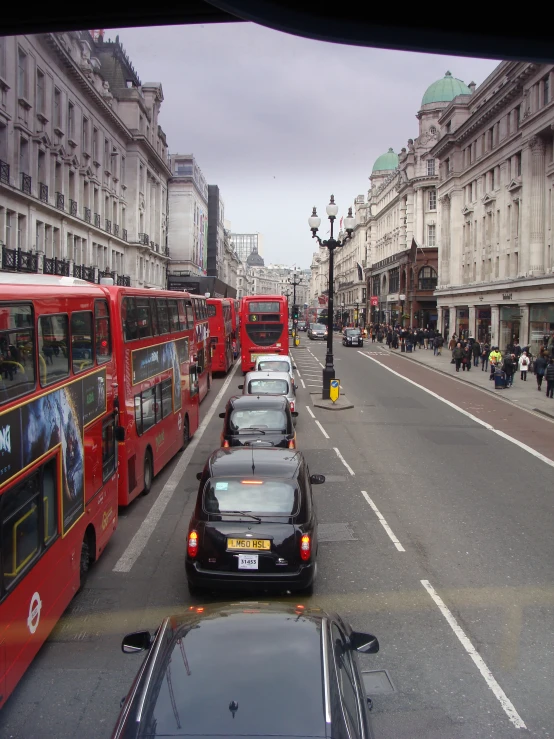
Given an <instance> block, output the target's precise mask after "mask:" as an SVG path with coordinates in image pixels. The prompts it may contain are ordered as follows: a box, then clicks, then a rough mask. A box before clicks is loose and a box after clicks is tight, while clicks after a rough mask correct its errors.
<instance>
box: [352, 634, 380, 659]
mask: <svg viewBox="0 0 554 739" xmlns="http://www.w3.org/2000/svg"><path fill="white" fill-rule="evenodd" d="M350 647H351V649H354V650H355V651H356V652H361V653H362V654H375V653H376V652H378V651H379V641H378V640H377V637H376V636H373V634H365V633H364V632H363V631H353V632H352V633H351V634H350Z"/></svg>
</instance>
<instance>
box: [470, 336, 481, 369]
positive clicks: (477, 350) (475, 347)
mask: <svg viewBox="0 0 554 739" xmlns="http://www.w3.org/2000/svg"><path fill="white" fill-rule="evenodd" d="M471 351H472V354H473V366H474V367H479V357H480V356H481V344H479V342H478V341H474V342H473V344H472V346H471Z"/></svg>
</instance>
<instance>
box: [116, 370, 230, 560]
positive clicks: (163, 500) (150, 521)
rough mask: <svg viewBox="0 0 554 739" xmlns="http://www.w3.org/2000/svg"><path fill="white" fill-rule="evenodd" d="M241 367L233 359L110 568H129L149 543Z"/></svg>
mask: <svg viewBox="0 0 554 739" xmlns="http://www.w3.org/2000/svg"><path fill="white" fill-rule="evenodd" d="M239 367H240V358H239V359H238V360H237V361H236V363H235V367H234V369H233V371H232V372H231V374H230V375H229V377H228V378H227V379H226V380H225V382H224V383H223V385H222V386H221V389H220V391H219V392H218V394H217V395H216V396H215V398H214V402H213V403H212V406H211V408H210V410H209V411H208V412H207V413H206V415H205V417H204V419H203V421H202V423H201V424H200V426H199V427H198V429H197V431H196V433H195V434H194V437H193V439H192V441H191V442H190V444H189V445H188V447H187V448H186V449H185V451H184V452H183V453H182V455H181V459H180V460H179V461H178V462H177V464H176V465H175V469H174V470H173V472H172V473H171V476H170V478H169V480H168V481H167V482H166V484H165V485H164V486H163V489H162V491H161V493H160V494H159V496H158V499H157V500H156V502H155V503H154V505H153V506H152V508H151V509H150V511H149V512H148V515H147V516H146V518H145V519H144V521H143V522H142V523H141V525H140V526H139V528H138V531H137V532H136V534H135V535H134V536H133V538H132V539H131V541H130V542H129V544H128V545H127V548H126V549H125V551H124V552H123V554H122V555H121V557H120V558H119V559H118V560H117V562H116V564H115V567H114V568H113V572H130V571H131V568H132V567H133V565H134V564H135V562H136V561H137V559H138V558H139V557H140V555H141V554H142V552H143V551H144V548H145V547H146V545H147V544H148V540H149V539H150V537H151V536H152V533H153V532H154V529H155V528H156V526H157V525H158V522H159V520H160V518H161V517H162V515H163V512H164V511H165V509H166V508H167V504H168V503H169V501H170V500H171V498H172V497H173V493H174V492H175V490H176V489H177V486H178V484H179V483H180V481H181V478H182V477H183V475H184V474H185V470H186V469H187V466H188V464H189V462H190V460H191V459H192V455H193V454H194V451H195V449H196V447H197V446H198V444H199V443H200V440H201V438H202V436H203V435H204V432H205V431H206V429H207V427H208V424H209V422H210V421H211V420H212V417H213V415H214V413H215V412H216V410H217V406H218V405H219V402H220V400H221V398H223V396H224V395H225V393H226V392H227V390H228V388H229V385H230V384H231V381H232V379H233V377H234V376H235V372H236V371H237V369H238V368H239Z"/></svg>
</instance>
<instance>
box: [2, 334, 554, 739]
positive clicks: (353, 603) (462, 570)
mask: <svg viewBox="0 0 554 739" xmlns="http://www.w3.org/2000/svg"><path fill="white" fill-rule="evenodd" d="M302 343H303V345H304V346H302V347H300V348H298V349H295V350H293V354H294V355H295V358H296V361H297V364H298V368H299V372H300V378H301V381H302V384H301V387H300V390H299V393H298V405H297V407H298V410H299V412H300V416H299V419H298V425H297V434H298V441H299V447H300V448H301V449H302V450H303V451H304V453H305V454H306V456H307V458H308V462H309V465H310V470H311V472H313V473H316V472H320V473H323V474H325V475H326V476H327V482H326V484H325V485H321V486H317V487H316V488H314V491H315V494H316V496H317V501H318V513H319V520H320V524H321V528H320V533H321V536H322V539H325V541H322V543H321V547H320V555H319V556H320V559H319V578H318V583H317V585H316V591H315V595H314V596H313V598H312V600H313V602H314V603H315V604H318V605H321V606H322V607H324V608H327V609H334V610H337V611H339V612H341V613H342V614H344V615H345V616H347V617H348V618H349V619H350V621H351V622H352V623H353V625H354V626H355V627H358V628H360V629H364V630H368V631H372V632H373V633H375V634H376V635H377V636H378V637H379V640H380V643H381V651H380V652H379V654H377V655H372V656H368V657H364V659H363V662H364V667H366V668H368V669H382V668H385V669H387V670H388V671H389V674H390V677H391V679H392V681H393V683H394V686H395V688H396V692H395V693H393V694H391V695H386V696H377V697H376V698H375V700H374V725H375V730H376V734H377V736H378V737H380V738H382V739H393V738H394V739H408V738H409V739H413V738H414V737H418V738H419V737H422V738H425V739H439V738H440V739H470V738H471V739H482V738H484V737H494V738H495V739H511V738H512V737H520V736H522V735H527V734H529V735H531V736H534V737H549V736H550V735H551V734H552V732H553V731H554V695H553V693H554V689H553V686H554V657H553V655H554V631H553V629H552V624H553V615H554V591H553V588H552V581H553V577H554V575H553V572H554V570H553V564H554V541H553V531H554V525H553V524H554V516H553V513H552V500H551V496H552V479H553V474H554V471H553V469H552V467H551V466H549V465H548V464H547V463H546V462H545V461H544V460H543V459H542V458H541V457H540V456H539V457H537V456H534V455H533V454H532V453H531V452H530V451H528V450H527V449H525V448H522V446H520V445H517V444H516V443H513V442H511V441H510V440H509V439H506V438H504V437H503V436H501V435H498V434H497V433H495V432H494V431H493V430H492V429H491V428H490V427H491V426H493V427H494V428H496V425H497V424H496V420H501V419H503V418H504V417H505V416H506V412H505V410H504V406H505V405H506V404H502V402H501V401H500V400H496V399H495V398H493V397H488V395H487V394H485V393H483V392H480V391H479V390H477V389H475V390H471V389H465V390H464V396H463V398H462V397H461V396H460V407H462V406H463V407H462V410H464V411H465V413H462V412H460V411H458V410H457V409H456V408H455V407H453V405H457V400H458V396H459V392H460V391H459V390H457V389H456V385H457V383H455V381H450V380H449V379H448V378H444V379H443V382H442V383H439V382H438V381H437V380H436V378H435V375H436V373H433V372H432V371H430V370H426V369H425V368H421V367H419V366H417V367H414V363H412V362H409V361H404V360H402V359H400V358H397V357H390V356H389V355H388V354H387V353H386V352H385V351H384V350H383V349H382V348H380V347H373V346H369V347H368V346H367V345H366V347H364V349H363V353H360V352H358V351H357V349H355V348H351V349H347V348H343V347H342V346H340V343H336V348H335V358H336V373H337V376H338V377H340V379H341V385H342V387H343V390H344V392H345V393H346V395H347V396H348V398H349V399H350V400H351V401H352V402H353V403H354V404H355V407H354V408H353V409H351V410H347V411H341V412H335V411H326V410H322V409H319V408H314V407H312V404H311V399H310V391H313V392H314V393H315V392H318V390H319V388H320V384H321V366H320V363H322V362H323V361H324V355H325V346H324V344H323V343H319V342H318V343H316V342H309V341H307V340H306V339H305V338H304V337H302ZM364 355H369V356H364ZM375 360H376V361H375ZM391 370H393V371H391ZM416 373H418V374H417V376H416ZM422 373H423V374H422ZM405 377H407V378H409V379H411V380H412V382H407V381H406V379H404V378H405ZM239 383H240V372H238V373H237V374H235V375H234V377H233V378H232V379H231V382H230V386H229V387H228V389H227V390H226V391H225V393H224V394H223V396H222V397H221V399H220V401H219V403H218V404H217V407H214V401H215V399H216V394H217V392H218V390H219V388H221V386H222V385H223V381H222V380H218V381H216V382H214V385H213V388H212V391H211V393H210V396H209V397H208V398H206V399H205V400H204V402H203V403H202V416H203V417H206V415H207V414H208V413H209V412H210V410H211V409H213V410H214V411H215V413H214V414H213V417H212V418H211V420H210V421H209V423H208V424H207V426H206V430H205V433H204V434H203V436H202V438H201V439H200V440H199V442H198V444H197V445H196V446H195V448H194V449H193V451H192V455H190V454H189V456H191V459H190V462H189V463H188V465H187V466H186V468H185V470H184V474H183V476H182V478H181V479H180V480H179V481H178V484H177V486H176V488H175V491H174V493H173V494H170V492H168V491H171V489H172V487H173V484H172V483H173V482H174V481H175V479H176V476H177V474H178V472H179V470H180V468H181V467H184V461H186V460H180V458H179V457H177V458H176V459H175V461H174V462H173V463H172V465H170V466H169V467H168V468H167V469H166V470H164V472H163V473H162V474H160V475H159V476H158V478H157V479H156V481H155V484H154V487H153V490H152V492H151V494H150V495H149V496H148V497H141V498H139V499H138V500H136V501H135V502H134V503H133V505H131V506H130V507H129V509H127V510H124V511H121V512H120V524H119V529H118V532H117V534H116V535H115V536H114V538H113V539H112V542H111V543H110V545H109V547H108V549H107V550H106V552H105V553H104V555H103V557H102V558H101V559H100V561H99V562H98V563H97V565H96V566H95V567H94V569H93V571H92V572H91V575H90V577H89V580H88V582H87V586H86V588H85V589H84V591H83V592H82V593H81V594H79V595H78V596H77V597H76V598H75V599H74V601H73V603H72V604H71V606H70V607H69V609H68V610H67V612H66V614H65V616H64V617H63V619H62V620H61V621H60V623H59V624H58V626H57V628H56V630H55V632H54V634H53V635H52V638H51V639H50V640H49V642H48V643H47V644H46V645H45V647H44V648H43V649H42V650H41V653H40V654H39V656H38V657H37V659H36V660H35V662H34V663H33V665H32V666H31V668H30V669H29V670H28V672H27V674H26V676H25V677H24V679H23V680H22V682H21V683H20V685H19V686H18V688H17V690H16V691H15V693H14V694H13V695H12V697H11V699H10V700H9V701H8V704H7V705H6V707H5V708H4V710H3V712H2V714H1V715H0V736H1V737H17V739H31V738H34V737H37V736H40V737H48V738H49V737H56V739H65V738H66V737H67V738H73V737H78V738H79V739H88V738H89V737H91V738H92V737H95V738H96V737H101V738H103V737H109V736H110V731H111V729H112V727H113V724H114V722H115V719H116V717H117V715H118V711H119V702H120V700H121V698H122V697H123V695H124V694H125V692H126V690H127V688H128V687H129V685H130V683H131V681H132V679H133V677H134V675H135V673H136V670H137V669H138V667H139V665H140V661H141V657H140V656H136V655H135V656H127V655H123V654H122V653H121V650H120V646H119V645H120V640H121V636H122V635H123V634H125V633H126V632H127V631H130V630H133V629H137V628H143V627H148V628H153V627H155V626H156V625H157V623H158V622H159V620H160V618H161V617H162V616H163V615H165V614H167V613H168V612H176V611H179V610H182V609H185V608H186V607H187V606H188V605H189V604H190V603H191V602H196V601H192V600H191V598H190V597H189V594H188V590H187V586H186V582H185V577H184V567H183V560H184V548H185V541H186V527H187V523H188V519H189V516H190V513H191V510H192V505H193V499H194V496H195V493H196V485H197V481H196V479H195V474H196V472H197V471H199V470H200V469H201V468H202V466H203V463H204V460H205V459H206V457H207V456H208V454H209V453H210V452H211V451H212V449H213V448H214V447H216V446H217V443H218V436H219V430H220V423H221V421H220V419H219V418H218V416H217V413H218V412H219V411H220V410H222V408H223V406H224V403H225V400H226V399H227V398H228V397H229V395H230V394H231V393H232V391H233V390H234V389H236V386H237V385H238V384H239ZM413 383H416V384H413ZM444 383H446V384H444ZM458 384H459V383H458ZM303 386H305V387H303ZM421 386H423V387H421ZM426 386H428V389H429V390H431V391H432V392H433V393H435V394H434V395H431V394H429V393H428V392H426V391H425V389H423V388H424V387H426ZM468 392H472V393H474V395H473V396H467V393H468ZM457 393H458V396H457ZM436 396H439V397H436ZM441 398H444V399H445V400H447V401H448V402H449V403H450V404H448V403H446V402H444V401H443V400H442V399H441ZM452 404H453V405H452ZM498 404H501V405H498ZM468 414H471V415H468ZM518 414H525V419H526V423H529V419H534V420H533V422H532V423H533V425H534V428H536V429H537V434H536V436H537V437H538V438H539V439H540V441H541V443H542V445H543V446H542V448H541V449H538V452H539V453H541V452H542V453H544V448H545V447H546V448H548V446H550V448H551V449H554V424H552V423H551V422H549V421H547V420H542V419H538V418H535V417H534V416H531V415H530V414H526V412H524V411H517V412H514V414H513V415H511V416H510V421H509V423H508V425H507V426H506V425H503V426H502V429H503V433H508V434H509V432H510V428H513V429H514V430H516V428H517V426H518ZM473 416H475V417H476V418H481V417H485V416H486V418H487V419H488V424H487V426H484V425H482V424H481V423H479V422H478V421H476V420H474V418H473ZM530 444H531V445H532V446H533V443H532V440H530ZM535 446H538V445H535ZM337 450H338V453H337ZM186 453H187V452H185V454H186ZM176 465H180V467H177V472H176V473H173V470H174V469H175V467H176ZM172 473H173V476H172ZM168 481H169V485H167V484H166V483H168ZM362 491H364V492H362ZM364 493H365V494H364ZM162 504H166V507H165V508H164V509H163V513H162V515H161V517H160V519H159V522H158V523H157V525H156V526H155V527H153V530H152V533H151V536H150V538H149V539H148V541H147V543H146V545H145V547H144V548H143V549H141V548H140V547H139V546H137V545H136V540H134V541H135V543H133V537H134V536H135V534H136V532H137V531H138V530H139V529H140V527H141V525H143V521H144V520H145V518H146V517H147V516H148V513H149V512H150V511H151V510H152V511H153V512H155V511H156V510H157V509H159V508H160V507H161V505H162ZM153 506H154V508H153ZM156 506H157V508H156ZM151 516H152V514H151ZM147 520H148V519H147ZM143 527H144V525H143ZM141 530H143V529H141ZM121 562H124V563H126V566H129V565H130V568H129V570H128V571H120V570H121ZM114 569H115V571H114ZM291 667H292V668H294V666H291ZM297 667H298V668H299V669H301V665H298V666H297ZM522 725H524V726H525V727H526V728H523V726H522ZM518 726H519V727H520V728H517V727H518Z"/></svg>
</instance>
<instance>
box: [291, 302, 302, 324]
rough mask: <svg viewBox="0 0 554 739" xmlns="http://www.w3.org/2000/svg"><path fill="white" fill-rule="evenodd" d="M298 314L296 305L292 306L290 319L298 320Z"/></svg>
mask: <svg viewBox="0 0 554 739" xmlns="http://www.w3.org/2000/svg"><path fill="white" fill-rule="evenodd" d="M299 314H300V311H299V308H298V306H297V305H293V306H292V320H293V321H296V322H298V316H299Z"/></svg>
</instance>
